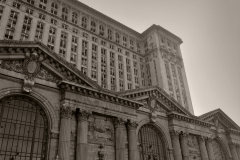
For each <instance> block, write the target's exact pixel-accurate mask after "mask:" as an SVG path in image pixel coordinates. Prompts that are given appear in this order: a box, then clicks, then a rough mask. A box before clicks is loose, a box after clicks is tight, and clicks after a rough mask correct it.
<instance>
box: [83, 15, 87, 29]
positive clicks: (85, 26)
mask: <svg viewBox="0 0 240 160" xmlns="http://www.w3.org/2000/svg"><path fill="white" fill-rule="evenodd" d="M82 27H83V28H85V29H86V28H87V17H85V16H83V17H82Z"/></svg>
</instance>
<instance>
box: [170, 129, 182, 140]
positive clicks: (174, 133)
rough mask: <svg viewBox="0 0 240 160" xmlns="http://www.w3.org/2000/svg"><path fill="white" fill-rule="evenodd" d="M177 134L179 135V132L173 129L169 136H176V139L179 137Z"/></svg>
mask: <svg viewBox="0 0 240 160" xmlns="http://www.w3.org/2000/svg"><path fill="white" fill-rule="evenodd" d="M179 135H180V132H179V131H174V130H172V131H170V136H171V138H176V139H178V138H179Z"/></svg>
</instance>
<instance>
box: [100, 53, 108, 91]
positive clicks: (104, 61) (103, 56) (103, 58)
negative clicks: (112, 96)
mask: <svg viewBox="0 0 240 160" xmlns="http://www.w3.org/2000/svg"><path fill="white" fill-rule="evenodd" d="M106 71H107V55H106V49H104V48H101V72H102V74H101V80H102V83H101V86H102V87H103V88H106V86H107V79H106V77H107V72H106Z"/></svg>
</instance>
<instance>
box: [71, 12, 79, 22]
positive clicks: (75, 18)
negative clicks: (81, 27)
mask: <svg viewBox="0 0 240 160" xmlns="http://www.w3.org/2000/svg"><path fill="white" fill-rule="evenodd" d="M72 23H74V24H77V23H78V14H77V13H76V12H73V13H72Z"/></svg>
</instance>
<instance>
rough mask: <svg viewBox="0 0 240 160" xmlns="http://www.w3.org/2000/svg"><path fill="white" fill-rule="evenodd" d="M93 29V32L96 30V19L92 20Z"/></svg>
mask: <svg viewBox="0 0 240 160" xmlns="http://www.w3.org/2000/svg"><path fill="white" fill-rule="evenodd" d="M91 31H92V32H94V33H95V32H96V22H95V21H91Z"/></svg>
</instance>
